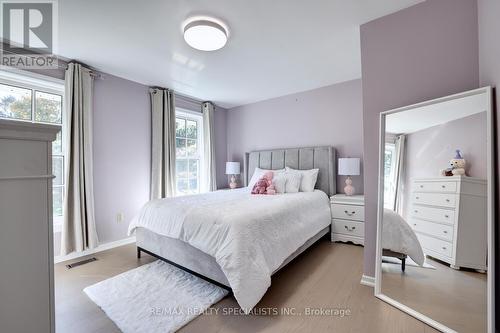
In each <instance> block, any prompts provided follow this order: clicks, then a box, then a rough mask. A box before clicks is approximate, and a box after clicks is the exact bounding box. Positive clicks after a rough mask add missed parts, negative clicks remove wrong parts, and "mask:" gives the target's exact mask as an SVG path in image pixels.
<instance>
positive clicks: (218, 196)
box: [129, 147, 336, 313]
mask: <svg viewBox="0 0 500 333" xmlns="http://www.w3.org/2000/svg"><path fill="white" fill-rule="evenodd" d="M285 166H288V167H291V168H294V169H302V170H304V169H312V168H318V169H319V174H318V179H317V182H316V190H315V191H314V192H299V193H287V194H281V195H276V196H258V195H251V194H250V191H249V189H248V188H242V189H237V190H224V191H216V192H212V193H208V194H201V195H194V196H186V197H178V198H171V199H161V200H153V201H150V202H149V203H148V204H146V205H145V207H144V208H143V209H142V210H141V212H140V214H139V215H138V216H137V217H136V218H134V219H133V221H132V222H131V224H130V226H129V233H133V232H135V233H136V239H137V240H136V242H137V249H138V256H140V253H141V252H146V253H149V254H151V255H153V256H156V257H158V258H160V259H162V260H165V261H168V262H170V263H172V264H174V265H176V266H177V267H180V268H182V269H184V270H187V271H189V272H191V273H193V274H195V275H197V276H199V277H202V278H204V279H206V280H209V281H211V282H212V283H215V284H217V285H219V286H222V287H224V288H226V289H229V290H231V291H232V292H233V294H234V296H235V298H236V300H237V301H238V303H239V305H240V306H241V308H242V309H243V311H244V312H246V313H249V312H250V310H251V309H252V308H253V307H254V306H255V305H256V304H257V303H258V301H259V300H260V299H261V298H262V296H263V295H264V294H265V291H266V290H267V288H268V287H269V286H270V284H271V276H272V275H273V274H275V273H276V272H277V271H279V270H280V269H281V268H283V267H284V266H285V265H287V264H288V263H289V262H290V261H292V260H293V259H294V258H295V257H297V256H298V255H299V254H300V253H302V252H303V251H305V250H306V249H307V248H309V247H310V246H311V245H312V244H314V243H315V242H316V241H318V240H319V239H320V238H322V237H323V236H324V235H326V234H328V233H329V229H330V206H329V196H331V195H333V194H335V189H336V182H335V175H336V172H335V150H334V148H333V147H311V148H292V149H275V150H264V151H253V152H250V153H247V154H245V161H244V177H243V180H244V184H245V185H246V184H247V183H248V181H249V179H250V178H251V177H252V175H253V173H254V170H255V169H256V168H262V169H272V170H277V169H282V168H284V167H285Z"/></svg>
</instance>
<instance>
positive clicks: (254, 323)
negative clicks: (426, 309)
mask: <svg viewBox="0 0 500 333" xmlns="http://www.w3.org/2000/svg"><path fill="white" fill-rule="evenodd" d="M94 256H95V257H96V258H97V259H98V261H95V262H92V263H89V264H86V265H83V266H80V267H76V268H73V269H70V270H68V269H66V267H65V266H64V264H67V263H61V264H57V265H56V267H55V277H56V329H57V332H58V333H61V332H64V333H65V332H71V333H78V332H86V333H87V332H103V333H104V332H106V333H110V332H119V330H118V328H117V327H116V326H115V325H114V323H113V322H112V321H111V320H109V319H108V317H107V316H106V315H105V314H104V312H102V311H101V310H100V309H99V308H98V307H97V306H96V305H95V304H94V303H93V302H92V301H90V299H88V298H87V296H86V295H85V294H84V293H83V291H82V290H83V288H85V287H86V286H88V285H91V284H94V283H96V282H98V281H101V280H104V279H106V278H109V277H111V276H114V275H116V274H119V273H122V272H124V271H127V270H129V269H132V268H134V267H137V266H140V265H143V264H146V263H149V262H151V261H153V260H154V258H152V257H150V256H148V255H146V254H143V257H142V258H141V259H140V260H138V259H136V257H135V246H134V245H126V246H122V247H119V248H115V249H112V250H108V251H105V252H101V253H97V254H95V255H94ZM362 262H363V248H362V247H359V246H354V245H348V244H340V243H330V242H329V241H328V240H326V239H325V240H321V241H320V242H319V243H318V244H316V245H314V246H313V247H312V248H310V249H309V250H308V251H306V252H305V253H304V254H302V255H301V256H299V257H298V258H297V259H296V260H294V261H293V262H292V263H291V264H289V265H288V266H286V267H285V268H284V269H283V270H281V271H280V272H279V273H278V274H276V275H275V276H274V277H273V280H272V286H271V287H270V288H269V290H268V292H267V293H266V295H265V296H264V298H263V299H262V300H261V302H260V303H259V304H258V306H257V307H256V310H255V311H256V313H260V314H261V315H248V316H246V315H235V314H228V313H229V312H231V311H232V310H237V309H239V307H238V304H237V303H236V301H235V300H234V298H233V297H226V298H225V299H223V300H222V301H220V302H219V303H217V304H215V305H214V306H213V307H212V311H211V313H212V314H204V315H202V316H199V317H198V318H196V319H195V320H193V321H192V322H190V323H189V324H188V325H186V326H185V327H183V328H182V329H181V330H180V331H181V332H203V333H209V332H373V333H376V332H384V333H386V332H387V333H389V332H398V333H400V332H436V331H435V330H434V329H432V328H431V327H429V326H427V325H426V324H424V323H422V322H420V321H418V320H416V319H414V318H413V317H411V316H409V315H407V314H405V313H403V312H401V311H399V310H397V309H395V308H393V307H392V306H390V305H388V304H386V303H384V302H382V301H380V300H378V299H377V298H375V297H374V296H373V289H372V288H370V287H366V286H363V285H361V284H360V283H359V282H360V279H361V275H362ZM306 308H313V309H317V308H324V309H344V310H346V311H347V310H349V313H348V315H345V316H343V317H341V316H333V315H320V314H317V315H306V313H305V311H306ZM274 309H277V310H278V311H282V310H283V309H288V311H290V312H292V311H295V313H299V312H301V313H302V315H300V316H299V315H287V314H279V315H264V314H265V312H269V311H274ZM293 309H294V310H293ZM216 311H217V312H218V314H215V313H216ZM346 313H347V312H346Z"/></svg>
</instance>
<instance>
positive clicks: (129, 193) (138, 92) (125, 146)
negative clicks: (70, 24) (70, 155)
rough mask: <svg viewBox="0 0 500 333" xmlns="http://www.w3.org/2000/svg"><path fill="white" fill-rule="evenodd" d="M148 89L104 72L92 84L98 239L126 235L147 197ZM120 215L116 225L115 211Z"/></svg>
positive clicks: (148, 170) (148, 153) (148, 161)
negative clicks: (93, 84)
mask: <svg viewBox="0 0 500 333" xmlns="http://www.w3.org/2000/svg"><path fill="white" fill-rule="evenodd" d="M150 122H151V118H150V101H149V92H148V87H146V86H144V85H141V84H138V83H135V82H132V81H128V80H125V79H122V78H118V77H116V76H112V75H105V77H104V78H103V79H97V80H95V87H94V138H93V139H94V198H95V218H96V225H97V234H98V237H99V242H100V243H107V242H111V241H115V240H117V239H122V238H125V237H126V234H127V227H128V222H129V221H130V219H131V218H132V217H133V216H134V214H136V213H137V212H138V210H139V209H140V208H141V206H142V205H144V204H145V203H146V202H147V201H148V199H149V172H150V138H151V133H150V127H151V125H150ZM119 212H121V213H123V214H124V221H123V222H120V223H118V222H117V220H116V215H117V214H118V213H119Z"/></svg>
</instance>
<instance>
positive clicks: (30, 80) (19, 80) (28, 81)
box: [0, 68, 67, 233]
mask: <svg viewBox="0 0 500 333" xmlns="http://www.w3.org/2000/svg"><path fill="white" fill-rule="evenodd" d="M0 84H4V85H9V86H13V87H16V88H22V89H29V90H31V119H29V120H28V119H17V118H8V117H5V118H3V117H2V118H3V119H9V120H13V121H20V122H26V123H37V124H51V125H59V126H61V153H56V154H54V152H52V156H63V157H64V158H63V177H64V176H65V168H66V165H67V156H66V154H67V149H66V147H65V145H64V142H66V140H65V139H66V137H65V136H66V135H67V133H66V132H67V131H66V130H65V128H64V122H65V120H66V114H65V108H64V102H65V96H64V80H60V79H56V78H51V77H46V76H43V75H39V74H35V73H31V72H26V71H21V70H17V69H3V68H2V69H1V70H0ZM37 91H38V92H42V93H49V94H54V95H60V96H62V102H61V122H60V123H50V122H42V121H35V112H36V109H35V107H36V102H35V99H36V92H37ZM65 186H66V184H64V179H63V185H55V186H54V185H52V187H53V188H54V187H62V188H63V192H64V188H65ZM52 219H53V230H54V233H56V232H60V231H61V230H62V224H63V221H64V212H63V215H61V216H53V217H52Z"/></svg>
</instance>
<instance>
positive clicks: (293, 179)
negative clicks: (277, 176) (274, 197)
mask: <svg viewBox="0 0 500 333" xmlns="http://www.w3.org/2000/svg"><path fill="white" fill-rule="evenodd" d="M284 175H285V178H286V183H285V193H297V192H299V189H300V181H301V179H302V175H301V174H300V173H298V172H285V174H284Z"/></svg>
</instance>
